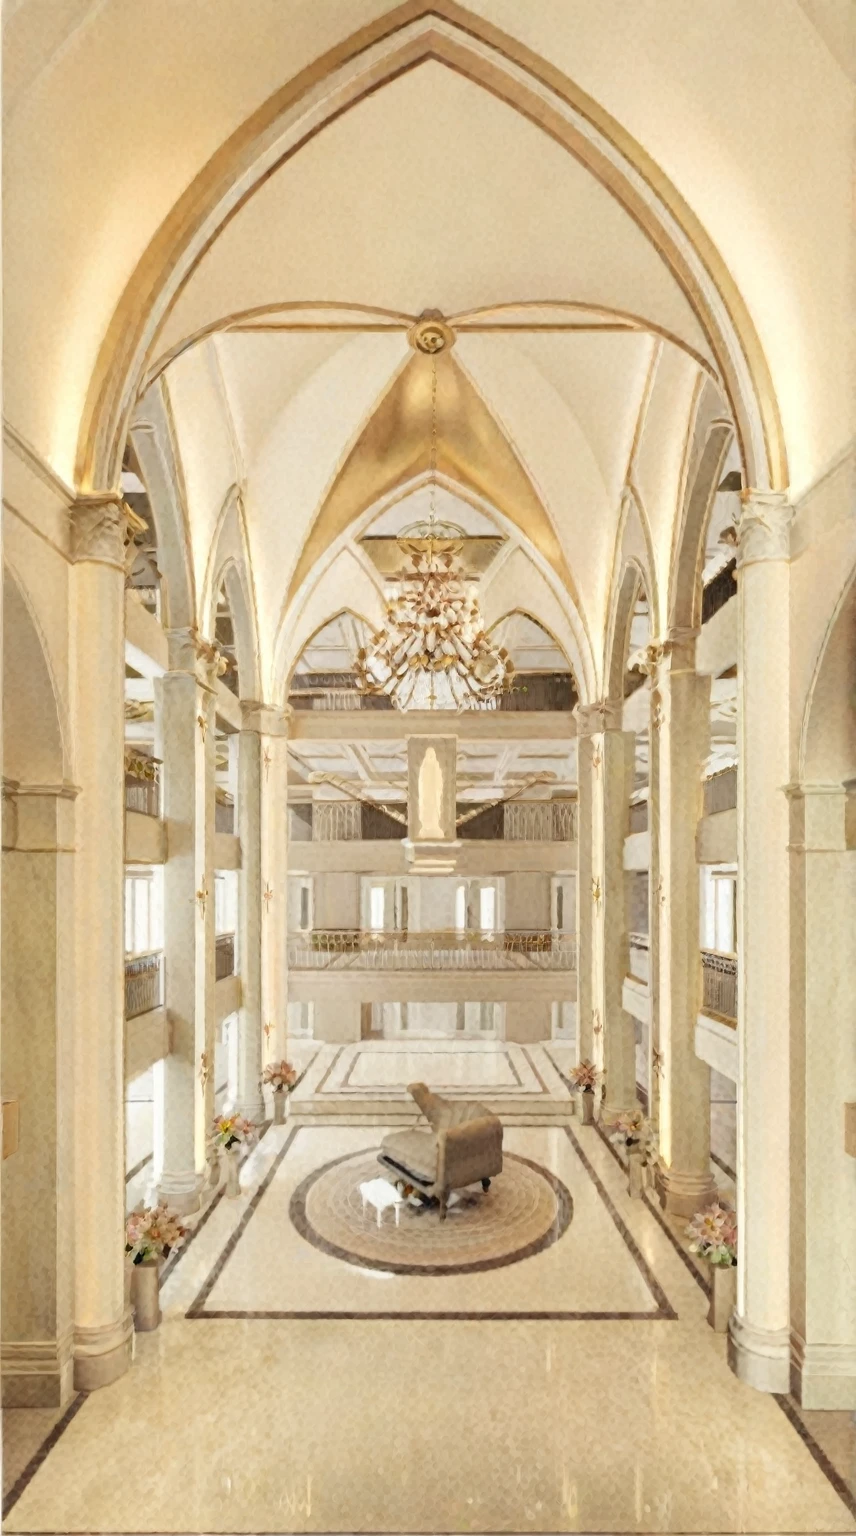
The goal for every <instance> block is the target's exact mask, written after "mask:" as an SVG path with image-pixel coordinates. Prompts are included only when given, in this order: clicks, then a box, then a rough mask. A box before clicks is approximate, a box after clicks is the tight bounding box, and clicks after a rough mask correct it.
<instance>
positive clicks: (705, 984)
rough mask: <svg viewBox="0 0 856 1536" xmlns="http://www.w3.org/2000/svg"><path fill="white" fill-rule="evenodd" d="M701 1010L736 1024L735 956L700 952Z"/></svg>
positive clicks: (716, 952) (704, 950)
mask: <svg viewBox="0 0 856 1536" xmlns="http://www.w3.org/2000/svg"><path fill="white" fill-rule="evenodd" d="M701 975H702V1008H703V1010H704V1012H705V1013H715V1014H718V1015H719V1017H720V1018H723V1019H726V1020H727V1021H728V1022H729V1023H731V1024H736V1023H737V956H736V955H723V954H720V953H719V951H718V950H714V949H703V950H702V952H701Z"/></svg>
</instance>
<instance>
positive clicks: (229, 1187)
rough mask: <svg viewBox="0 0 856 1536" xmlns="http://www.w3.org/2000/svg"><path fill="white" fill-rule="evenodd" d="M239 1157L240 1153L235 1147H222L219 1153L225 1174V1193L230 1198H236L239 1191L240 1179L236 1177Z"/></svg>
mask: <svg viewBox="0 0 856 1536" xmlns="http://www.w3.org/2000/svg"><path fill="white" fill-rule="evenodd" d="M239 1157H240V1153H239V1150H238V1148H237V1147H224V1148H223V1150H222V1151H221V1153H220V1158H221V1160H222V1164H223V1168H224V1171H225V1174H226V1194H227V1196H228V1198H229V1199H230V1200H235V1199H237V1197H238V1195H239V1194H240V1193H241V1181H240V1179H239V1177H238V1160H239Z"/></svg>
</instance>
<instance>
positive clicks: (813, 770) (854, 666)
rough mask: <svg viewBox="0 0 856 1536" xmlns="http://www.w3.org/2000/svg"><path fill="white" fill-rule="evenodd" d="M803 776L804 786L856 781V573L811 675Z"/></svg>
mask: <svg viewBox="0 0 856 1536" xmlns="http://www.w3.org/2000/svg"><path fill="white" fill-rule="evenodd" d="M800 778H801V780H802V782H803V783H804V784H842V783H846V782H847V781H856V572H854V573H852V574H851V576H850V580H849V582H848V585H847V587H846V588H845V590H844V592H843V593H842V595H841V598H840V600H839V603H838V607H837V609H836V612H835V616H834V618H833V620H832V623H831V625H830V629H829V632H828V634H827V638H826V643H825V645H824V647H823V651H822V652H821V655H820V657H819V659H818V663H817V668H816V670H815V674H814V677H813V679H812V684H811V689H810V692H809V697H808V701H807V703H806V709H805V715H804V720H803V731H802V741H801V743H800Z"/></svg>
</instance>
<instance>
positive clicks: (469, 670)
mask: <svg viewBox="0 0 856 1536" xmlns="http://www.w3.org/2000/svg"><path fill="white" fill-rule="evenodd" d="M410 340H411V343H412V345H413V346H414V347H415V348H416V349H417V350H418V351H420V352H424V353H426V354H427V355H429V356H430V357H431V458H430V482H429V483H430V496H431V500H430V511H429V516H428V517H427V518H426V519H425V520H424V521H422V522H419V523H411V524H410V525H409V526H408V527H407V528H404V529H403V530H402V532H401V533H400V534H399V535H398V538H397V541H396V542H397V543H398V546H399V548H400V550H401V553H402V568H401V570H400V571H399V573H398V577H397V587H398V590H397V592H395V594H394V595H392V596H390V598H389V601H388V604H387V610H386V624H385V625H384V627H383V629H381V630H379V631H378V632H377V634H375V635H373V636H372V638H371V640H370V641H369V644H368V645H367V646H364V647H362V648H361V649H360V650H359V651H358V652H357V655H356V658H355V670H356V674H357V679H358V683H359V687H360V688H361V690H362V691H363V692H364V693H373V694H379V693H380V694H386V695H388V697H389V698H391V699H392V701H393V703H394V704H395V705H396V707H397V708H398V709H454V710H464V709H495V708H496V706H497V701H498V699H499V697H500V695H501V694H502V693H505V692H506V691H507V690H508V689H509V688H510V686H511V682H512V679H513V677H514V665H513V663H512V660H511V657H510V656H509V654H508V652H507V651H506V650H505V649H504V648H503V647H501V646H497V645H495V644H494V643H493V642H492V641H491V640H490V638H489V637H488V635H487V633H486V631H485V627H484V622H483V620H482V616H481V611H480V609H479V603H478V597H477V595H476V590H475V587H473V586H470V585H467V584H466V583H465V581H464V580H463V577H462V574H461V571H460V566H459V557H460V554H461V551H462V549H463V547H464V540H465V537H466V535H465V533H464V530H463V529H462V528H459V527H458V526H457V524H455V523H449V522H445V521H443V520H438V519H437V517H436V516H435V499H436V487H437V364H436V355H437V353H438V352H441V351H443V350H444V348H445V347H446V346H448V345H450V344H451V341H452V340H453V337H452V333H451V332H450V331H449V328H448V327H447V326H446V325H445V324H444V322H443V321H442V320H441V319H440V318H439V317H433V316H432V317H430V318H428V317H426V318H424V319H423V320H422V321H420V322H419V323H418V324H417V325H416V326H415V327H414V329H413V331H412V332H411V335H410Z"/></svg>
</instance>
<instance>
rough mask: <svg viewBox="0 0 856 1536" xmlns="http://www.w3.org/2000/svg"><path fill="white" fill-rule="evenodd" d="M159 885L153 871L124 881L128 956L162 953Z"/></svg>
mask: <svg viewBox="0 0 856 1536" xmlns="http://www.w3.org/2000/svg"><path fill="white" fill-rule="evenodd" d="M160 908H161V903H160V882H159V880H158V877H157V874H156V872H155V871H154V870H152V869H146V870H139V871H135V873H134V874H129V875H126V877H125V953H126V955H146V954H149V953H150V952H151V951H152V950H156V949H160V947H161V944H162V942H163V941H162V938H161V920H160V917H161V911H160Z"/></svg>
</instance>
